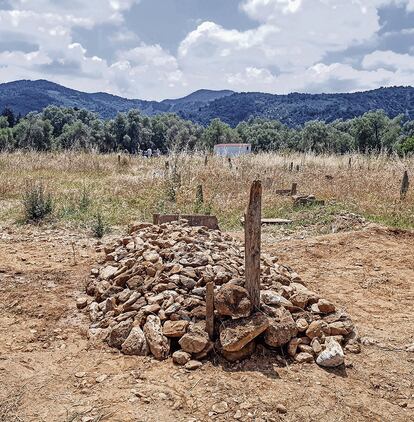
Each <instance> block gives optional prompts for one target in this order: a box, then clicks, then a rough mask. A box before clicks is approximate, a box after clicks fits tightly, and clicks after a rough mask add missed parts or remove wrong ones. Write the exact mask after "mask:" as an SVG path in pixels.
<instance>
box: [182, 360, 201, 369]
mask: <svg viewBox="0 0 414 422" xmlns="http://www.w3.org/2000/svg"><path fill="white" fill-rule="evenodd" d="M202 366H203V364H202V363H201V362H200V361H198V360H190V361H188V362H187V363H186V364H185V365H184V368H185V369H189V370H190V371H194V370H195V369H198V368H201V367H202Z"/></svg>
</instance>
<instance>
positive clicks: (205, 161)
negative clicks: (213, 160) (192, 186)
mask: <svg viewBox="0 0 414 422" xmlns="http://www.w3.org/2000/svg"><path fill="white" fill-rule="evenodd" d="M207 164H208V156H207V155H206V156H205V157H204V165H205V166H207Z"/></svg>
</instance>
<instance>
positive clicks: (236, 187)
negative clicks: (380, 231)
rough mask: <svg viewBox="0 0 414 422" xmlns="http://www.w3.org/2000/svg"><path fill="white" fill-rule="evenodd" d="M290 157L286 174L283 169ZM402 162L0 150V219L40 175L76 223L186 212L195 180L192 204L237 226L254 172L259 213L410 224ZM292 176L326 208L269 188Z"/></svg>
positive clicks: (59, 215) (14, 211)
mask: <svg viewBox="0 0 414 422" xmlns="http://www.w3.org/2000/svg"><path fill="white" fill-rule="evenodd" d="M349 159H351V161H352V166H351V167H349ZM167 161H168V162H169V166H168V167H169V168H168V169H167V168H166V162H167ZM291 162H293V163H294V171H293V172H291V171H289V167H290V163H291ZM296 165H299V171H296ZM174 169H175V170H174ZM404 170H408V173H409V175H410V177H412V175H414V158H406V159H401V158H399V157H397V156H387V155H358V154H354V155H344V156H332V155H318V156H316V155H312V154H290V155H280V154H259V155H249V156H244V157H239V158H235V159H232V163H231V166H230V165H229V162H228V161H227V159H225V158H220V157H208V163H207V165H205V157H204V156H203V155H197V154H194V155H189V154H182V155H177V156H170V157H159V158H152V159H145V158H142V157H138V156H126V157H123V159H122V160H121V161H120V163H119V162H118V157H117V155H116V154H111V155H98V154H92V153H47V154H40V153H34V152H26V153H23V152H18V153H13V154H0V221H3V222H4V221H15V220H19V219H20V218H21V210H22V207H21V197H22V194H23V192H24V189H25V186H26V183H27V181H28V180H34V181H39V180H41V181H43V183H44V184H45V186H47V188H48V190H49V191H50V192H51V193H52V194H53V196H54V198H55V201H56V205H57V210H56V212H55V214H56V215H55V219H56V220H58V221H59V220H63V221H65V222H71V223H75V224H77V225H84V226H86V225H89V226H90V224H91V221H92V220H93V218H94V216H95V215H96V214H97V213H100V212H101V213H102V215H103V217H104V219H105V221H106V222H107V223H108V224H111V225H124V224H127V223H128V222H130V221H131V219H134V218H138V219H145V220H150V219H151V215H152V213H154V212H194V209H195V206H196V190H197V186H198V185H199V184H201V185H202V186H203V193H204V200H205V204H204V209H202V211H205V212H211V213H214V214H216V215H217V216H218V217H219V220H220V223H221V224H222V226H223V227H224V228H227V229H229V228H235V227H238V226H239V219H240V216H241V215H242V213H243V208H244V205H245V198H246V192H247V190H248V186H249V185H250V183H251V181H252V180H254V179H256V178H260V179H262V181H263V183H264V187H265V189H264V209H263V213H264V216H266V217H282V218H283V217H293V218H294V219H295V221H297V222H298V224H302V225H306V224H308V223H310V222H312V221H313V220H323V219H328V220H329V219H330V218H331V217H332V215H334V214H338V213H340V212H342V211H344V212H355V213H358V214H360V215H363V216H364V217H366V218H368V219H369V220H372V221H376V222H380V223H384V224H386V225H389V226H394V227H400V228H413V227H414V189H413V187H412V186H411V187H410V189H409V191H408V194H407V196H406V199H405V200H404V201H401V200H400V187H401V181H402V177H403V173H404ZM293 182H297V183H298V192H299V193H303V194H315V195H316V196H317V197H318V198H320V199H325V200H326V201H327V203H328V206H327V207H325V208H323V209H320V208H319V207H314V208H312V209H307V210H300V211H298V210H297V209H294V208H293V206H292V201H291V200H290V199H289V198H283V197H279V196H276V195H275V194H274V191H275V190H276V189H283V188H289V187H290V186H291V184H292V183H293ZM413 184H414V183H413V182H411V185H413ZM171 192H173V194H171ZM85 195H86V198H85ZM174 197H175V198H174ZM174 199H175V200H174ZM85 204H86V206H85Z"/></svg>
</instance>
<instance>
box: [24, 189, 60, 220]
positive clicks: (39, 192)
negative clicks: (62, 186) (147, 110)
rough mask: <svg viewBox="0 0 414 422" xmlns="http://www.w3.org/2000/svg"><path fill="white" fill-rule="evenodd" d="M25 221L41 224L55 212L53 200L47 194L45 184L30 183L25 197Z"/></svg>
mask: <svg viewBox="0 0 414 422" xmlns="http://www.w3.org/2000/svg"><path fill="white" fill-rule="evenodd" d="M23 206H24V219H25V221H26V222H39V221H41V220H43V219H45V218H46V217H47V216H49V215H50V214H51V213H52V211H53V200H52V195H51V194H50V193H46V192H45V189H44V186H43V183H28V184H27V186H26V190H25V192H24V195H23Z"/></svg>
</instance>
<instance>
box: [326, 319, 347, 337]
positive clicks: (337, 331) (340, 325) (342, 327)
mask: <svg viewBox="0 0 414 422" xmlns="http://www.w3.org/2000/svg"><path fill="white" fill-rule="evenodd" d="M329 328H330V334H331V336H346V335H347V334H348V333H349V332H350V328H349V327H347V326H346V324H345V323H344V322H342V321H337V322H333V323H332V324H329ZM351 329H352V328H351Z"/></svg>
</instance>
